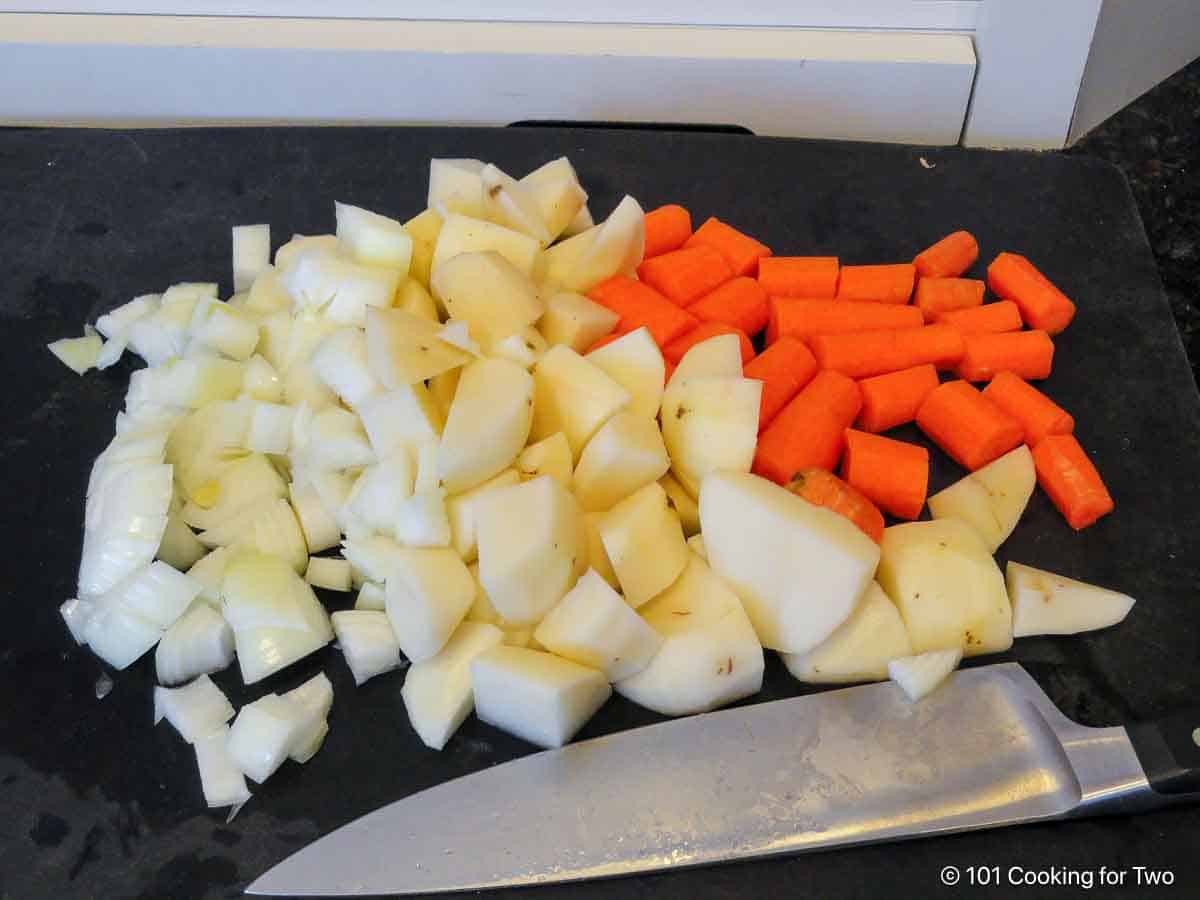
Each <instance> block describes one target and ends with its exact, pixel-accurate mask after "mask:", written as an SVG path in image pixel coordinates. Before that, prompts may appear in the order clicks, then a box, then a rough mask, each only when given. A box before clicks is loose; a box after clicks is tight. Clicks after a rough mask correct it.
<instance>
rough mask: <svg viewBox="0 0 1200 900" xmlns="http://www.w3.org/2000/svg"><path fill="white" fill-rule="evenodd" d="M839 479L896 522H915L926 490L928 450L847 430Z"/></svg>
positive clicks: (862, 432) (927, 487)
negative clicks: (898, 520)
mask: <svg viewBox="0 0 1200 900" xmlns="http://www.w3.org/2000/svg"><path fill="white" fill-rule="evenodd" d="M842 477H843V478H844V479H846V481H847V482H849V484H850V486H851V487H854V488H858V490H860V491H862V492H863V493H864V494H866V495H867V499H868V500H870V501H872V502H873V503H875V504H876V505H877V506H878V507H879V508H880V509H882V510H883V511H884V512H889V513H891V514H892V515H893V516H895V517H896V518H897V519H915V518H917V516H919V515H921V508H922V507H923V506H925V493H926V491H927V490H928V489H929V451H928V450H926V449H925V448H924V447H920V446H918V445H916V444H908V443H905V442H904V441H894V440H892V439H891V438H886V437H883V436H881V435H878V434H867V433H866V432H865V431H855V430H854V429H853V428H847V429H846V453H845V456H844V457H843V458H842Z"/></svg>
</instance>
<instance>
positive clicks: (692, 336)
mask: <svg viewBox="0 0 1200 900" xmlns="http://www.w3.org/2000/svg"><path fill="white" fill-rule="evenodd" d="M718 334H736V335H737V336H738V343H739V344H740V345H741V348H742V365H745V364H746V363H748V362H749V361H750V360H751V359H753V358H754V345H753V344H751V343H750V338H748V337H746V332H744V331H739V330H738V329H737V328H734V327H733V326H732V325H726V324H724V323H723V322H701V323H700V324H699V325H697V326H696V327H695V328H693V329H692V330H691V331H689V332H687V333H686V334H684V335H682V336H681V337H677V338H675V340H673V341H671V342H670V343H669V344H663V345H662V355H663V359H665V360H666V361H667V362H670V363H673V364H674V365H679V361H680V360H681V359H683V355H684V354H685V353H687V352H688V351H689V350H691V349H692V348H693V347H694V346H696V345H697V344H699V343H700V342H701V341H707V340H708V339H709V338H710V337H716V336H717V335H718Z"/></svg>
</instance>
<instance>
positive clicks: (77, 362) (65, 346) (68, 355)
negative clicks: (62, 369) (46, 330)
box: [46, 334, 104, 375]
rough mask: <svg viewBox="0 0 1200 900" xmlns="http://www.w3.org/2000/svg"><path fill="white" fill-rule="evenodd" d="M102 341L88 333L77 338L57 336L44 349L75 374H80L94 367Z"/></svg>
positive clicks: (95, 335) (97, 336)
mask: <svg viewBox="0 0 1200 900" xmlns="http://www.w3.org/2000/svg"><path fill="white" fill-rule="evenodd" d="M103 343H104V342H103V341H102V340H101V339H100V336H99V335H97V334H89V335H85V336H84V337H77V338H59V339H58V340H57V341H51V342H50V343H49V344H47V345H46V349H47V350H49V351H50V352H51V353H53V354H54V355H55V356H56V357H57V358H58V361H59V362H61V363H62V364H63V365H64V366H66V367H67V368H68V369H70V370H71V371H72V372H74V373H75V374H76V375H82V374H83V373H84V372H86V371H88V370H89V369H94V368H95V367H96V361H97V360H98V359H99V358H100V348H101V346H102V345H103Z"/></svg>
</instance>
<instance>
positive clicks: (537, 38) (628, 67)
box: [0, 15, 975, 144]
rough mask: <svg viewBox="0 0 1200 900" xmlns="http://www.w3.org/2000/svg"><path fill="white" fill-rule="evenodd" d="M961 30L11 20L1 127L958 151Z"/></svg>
mask: <svg viewBox="0 0 1200 900" xmlns="http://www.w3.org/2000/svg"><path fill="white" fill-rule="evenodd" d="M974 68H975V57H974V52H973V50H972V48H971V42H970V39H969V38H968V37H966V36H963V35H957V34H923V33H908V32H863V31H829V30H806V29H771V28H706V27H667V26H610V25H567V24H555V25H550V24H514V23H465V22H464V23H452V22H411V21H362V20H336V21H335V20H311V19H254V20H246V19H235V18H191V17H169V16H152V17H125V16H66V15H55V16H43V15H0V120H7V121H9V122H47V121H49V122H58V123H72V124H74V123H80V122H87V123H96V122H106V121H107V122H115V121H119V122H130V121H134V122H140V123H143V124H162V123H163V122H166V121H177V120H189V121H208V122H225V121H280V120H284V121H295V122H362V123H366V122H371V123H414V122H443V123H470V124H487V125H498V124H506V123H508V122H511V121H515V120H519V119H576V120H586V119H609V120H618V121H660V122H717V123H723V124H740V125H745V126H747V127H749V128H750V129H752V130H753V131H755V132H756V133H759V134H768V135H785V136H804V137H820V138H847V139H856V140H876V141H905V142H912V143H922V144H953V143H955V142H956V141H957V138H958V134H959V131H960V129H961V126H962V119H963V114H964V112H965V109H966V103H967V98H968V96H969V95H970V89H971V81H972V77H973V74H974Z"/></svg>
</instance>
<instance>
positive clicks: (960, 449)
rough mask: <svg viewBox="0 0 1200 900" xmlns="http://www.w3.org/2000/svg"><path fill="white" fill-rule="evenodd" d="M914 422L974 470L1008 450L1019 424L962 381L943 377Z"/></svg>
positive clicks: (1018, 432)
mask: <svg viewBox="0 0 1200 900" xmlns="http://www.w3.org/2000/svg"><path fill="white" fill-rule="evenodd" d="M917 425H918V426H920V428H921V430H922V431H923V432H925V434H926V435H927V436H928V437H929V438H930V440H932V441H933V442H934V443H935V444H937V445H938V446H939V447H941V448H942V449H943V450H945V451H946V452H947V453H948V454H949V455H950V456H951V458H952V459H954V461H955V462H957V463H958V464H959V465H960V466H962V467H963V468H964V469H968V470H969V471H972V472H974V471H975V470H976V469H978V468H980V467H981V466H986V465H987V464H988V463H990V462H991V461H992V460H994V459H997V458H999V457H1001V456H1003V455H1004V454H1005V453H1007V452H1008V451H1009V450H1012V449H1013V448H1014V447H1016V446H1017V445H1018V444H1020V443H1021V438H1022V437H1023V435H1024V432H1023V430H1022V429H1021V424H1020V423H1019V422H1018V421H1017V420H1016V419H1014V418H1012V417H1011V416H1010V415H1008V413H1006V412H1004V410H1002V409H1001V408H1000V407H998V406H997V405H996V404H995V403H993V402H992V401H991V400H989V399H988V398H987V397H985V396H983V394H981V393H980V392H979V391H978V390H976V389H975V388H974V387H972V386H971V385H970V384H969V383H967V382H965V381H947V382H946V383H945V384H942V385H939V386H938V387H936V388H934V389H933V390H932V391H930V392H929V396H928V397H926V398H925V402H924V403H922V404H921V408H920V409H919V410H917Z"/></svg>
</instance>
